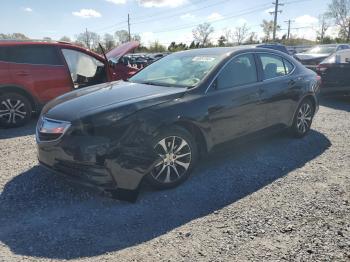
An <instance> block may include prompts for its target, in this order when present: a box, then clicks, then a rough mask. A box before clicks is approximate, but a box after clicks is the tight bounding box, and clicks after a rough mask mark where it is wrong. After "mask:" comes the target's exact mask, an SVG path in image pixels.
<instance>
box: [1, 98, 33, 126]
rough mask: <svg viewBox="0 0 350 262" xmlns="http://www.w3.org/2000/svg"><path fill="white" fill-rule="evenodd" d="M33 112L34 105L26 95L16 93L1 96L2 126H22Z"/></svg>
mask: <svg viewBox="0 0 350 262" xmlns="http://www.w3.org/2000/svg"><path fill="white" fill-rule="evenodd" d="M31 114H32V107H31V104H30V102H29V101H28V99H27V98H26V97H24V96H22V95H20V94H16V93H8V94H3V95H1V96H0V126H2V127H7V128H9V127H18V126H22V125H24V124H26V123H27V122H28V121H29V119H30V117H31Z"/></svg>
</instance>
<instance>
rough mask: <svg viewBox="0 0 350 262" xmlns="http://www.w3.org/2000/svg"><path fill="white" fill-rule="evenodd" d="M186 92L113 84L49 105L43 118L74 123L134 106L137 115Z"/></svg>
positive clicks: (120, 83) (155, 87) (182, 89)
mask: <svg viewBox="0 0 350 262" xmlns="http://www.w3.org/2000/svg"><path fill="white" fill-rule="evenodd" d="M186 90H187V89H186V88H180V87H165V86H154V85H146V84H138V83H130V82H123V81H118V82H111V83H104V84H100V85H96V86H91V87H86V88H83V89H80V90H76V91H73V92H70V93H67V94H65V95H63V96H60V97H58V98H56V99H54V100H52V101H51V102H49V103H48V104H47V105H46V106H45V107H44V109H43V111H42V114H44V115H45V116H46V117H48V118H52V119H56V120H63V121H74V120H77V119H79V118H82V117H84V116H86V115H91V114H94V113H95V112H102V111H104V110H107V108H108V110H111V109H112V110H114V109H117V108H120V107H123V106H126V105H130V104H133V105H134V106H133V108H134V111H137V110H140V109H142V108H146V107H149V106H153V105H156V104H159V103H162V102H166V101H169V100H172V99H175V98H178V97H180V96H181V95H183V94H184V93H185V92H186Z"/></svg>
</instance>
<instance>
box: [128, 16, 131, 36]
mask: <svg viewBox="0 0 350 262" xmlns="http://www.w3.org/2000/svg"><path fill="white" fill-rule="evenodd" d="M128 33H129V41H131V34H130V15H129V14H128Z"/></svg>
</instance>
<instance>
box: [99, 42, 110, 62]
mask: <svg viewBox="0 0 350 262" xmlns="http://www.w3.org/2000/svg"><path fill="white" fill-rule="evenodd" d="M98 46H99V47H100V48H101V51H102V54H103V56H104V58H105V59H106V62H107V63H108V59H107V56H106V53H105V50H104V48H103V46H102V45H101V43H98Z"/></svg>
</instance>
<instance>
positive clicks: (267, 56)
mask: <svg viewBox="0 0 350 262" xmlns="http://www.w3.org/2000/svg"><path fill="white" fill-rule="evenodd" d="M258 58H259V59H258V61H259V63H260V69H261V75H262V82H261V100H262V104H263V110H264V111H265V112H266V120H265V125H266V127H269V126H273V125H278V124H287V123H288V121H289V120H290V119H289V116H290V115H291V112H294V107H295V102H294V99H295V97H298V96H299V92H300V90H301V88H302V79H301V78H298V76H295V75H293V71H294V65H293V64H292V63H291V62H289V61H288V60H287V59H285V58H283V57H281V56H278V55H275V54H271V53H259V54H258Z"/></svg>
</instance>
